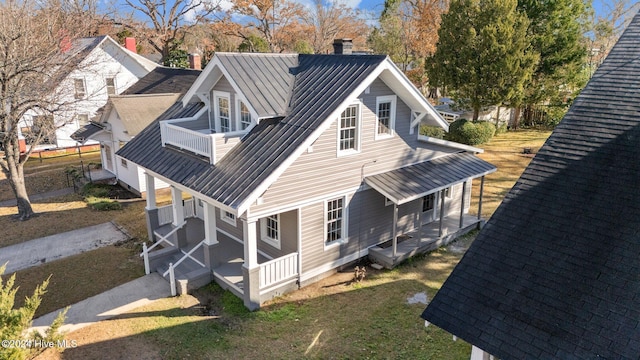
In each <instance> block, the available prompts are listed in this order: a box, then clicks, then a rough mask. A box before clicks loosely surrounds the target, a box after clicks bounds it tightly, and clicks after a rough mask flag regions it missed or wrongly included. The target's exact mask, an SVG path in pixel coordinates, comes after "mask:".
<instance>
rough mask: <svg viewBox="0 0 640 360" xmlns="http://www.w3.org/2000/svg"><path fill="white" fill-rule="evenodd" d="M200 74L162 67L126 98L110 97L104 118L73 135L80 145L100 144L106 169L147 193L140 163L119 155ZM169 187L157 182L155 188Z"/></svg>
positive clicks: (129, 186)
mask: <svg viewBox="0 0 640 360" xmlns="http://www.w3.org/2000/svg"><path fill="white" fill-rule="evenodd" d="M198 75H200V71H199V70H192V69H176V68H167V67H158V68H156V69H154V70H153V71H151V72H150V73H149V74H147V75H146V76H145V77H143V78H142V79H140V80H139V81H138V82H137V83H136V84H135V85H133V86H131V87H130V88H129V89H128V90H127V91H125V92H123V93H122V95H110V96H109V100H108V102H107V105H105V106H104V108H103V109H101V111H100V112H101V117H100V118H99V119H97V121H95V122H94V121H92V122H90V123H88V124H86V125H84V126H82V127H81V128H80V129H79V130H78V131H76V132H75V133H73V134H72V135H71V138H72V139H74V140H75V141H77V142H79V143H80V144H85V143H86V142H88V141H99V142H100V152H101V157H100V158H101V160H102V168H103V169H105V170H107V171H108V172H110V173H111V174H113V177H114V178H116V179H117V180H118V182H119V183H120V184H121V185H122V186H123V187H125V188H127V189H128V190H130V191H132V192H134V193H137V194H139V195H141V194H142V193H144V192H146V191H147V189H146V184H145V180H144V173H143V171H142V169H141V168H139V167H138V166H137V165H136V164H134V163H132V162H129V161H127V160H125V159H123V158H121V157H120V156H117V155H116V151H118V150H119V149H120V148H121V147H123V146H124V145H125V144H126V143H127V142H129V141H130V140H131V139H133V138H134V137H135V136H136V135H138V133H139V132H140V131H142V130H143V129H144V128H145V127H147V125H149V124H151V123H152V122H153V121H154V120H155V119H157V118H158V117H159V116H160V115H162V114H163V113H164V112H165V111H166V110H167V109H169V107H171V105H173V104H174V103H175V102H176V101H177V100H178V99H179V98H180V97H181V96H182V95H183V94H184V93H185V92H187V90H189V87H190V86H191V84H193V82H194V81H195V80H196V78H197V77H198ZM167 186H169V185H168V184H166V183H165V182H163V181H160V180H156V183H155V188H156V189H161V188H165V187H167Z"/></svg>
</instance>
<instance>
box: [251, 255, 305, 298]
mask: <svg viewBox="0 0 640 360" xmlns="http://www.w3.org/2000/svg"><path fill="white" fill-rule="evenodd" d="M297 275H298V253H297V252H295V253H291V254H289V255H285V256H282V257H279V258H277V259H273V260H271V261H268V262H266V263H263V264H260V289H264V288H266V287H269V286H271V285H273V284H277V283H280V282H283V281H286V280H289V279H292V278H294V277H296V276H297Z"/></svg>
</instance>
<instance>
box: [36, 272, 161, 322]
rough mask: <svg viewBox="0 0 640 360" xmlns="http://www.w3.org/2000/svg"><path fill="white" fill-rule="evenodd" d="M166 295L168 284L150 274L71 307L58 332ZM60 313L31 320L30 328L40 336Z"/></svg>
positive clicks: (119, 312) (123, 311)
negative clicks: (38, 332)
mask: <svg viewBox="0 0 640 360" xmlns="http://www.w3.org/2000/svg"><path fill="white" fill-rule="evenodd" d="M105 276H107V275H105ZM169 296H171V291H170V289H169V283H168V282H167V281H166V280H165V279H163V278H162V277H161V276H160V275H159V274H158V273H155V272H154V273H151V274H149V275H145V276H143V277H141V278H138V279H135V280H133V281H130V282H128V283H126V284H122V285H120V286H118V287H116V288H113V289H111V290H108V291H105V292H103V293H102V294H98V295H96V296H92V297H90V298H88V299H86V300H83V301H80V302H78V303H75V304H73V305H71V306H70V308H69V311H68V312H67V316H66V319H65V321H64V325H63V326H62V327H61V329H60V330H61V331H63V332H71V331H75V330H78V329H81V328H83V327H85V326H89V325H91V324H94V323H96V322H98V321H100V320H106V319H110V318H112V317H115V316H118V315H120V314H123V313H125V312H127V311H129V310H132V309H135V308H137V307H140V306H143V305H146V304H149V303H151V302H153V301H155V300H158V299H162V298H166V297H169ZM60 311H62V309H61V310H57V311H54V312H51V313H49V314H46V315H44V316H42V317H39V318H37V319H35V320H33V324H32V328H31V329H32V330H37V331H40V333H44V331H46V329H47V328H48V327H49V325H51V323H52V322H53V320H54V319H55V317H56V316H57V315H58V313H59V312H60Z"/></svg>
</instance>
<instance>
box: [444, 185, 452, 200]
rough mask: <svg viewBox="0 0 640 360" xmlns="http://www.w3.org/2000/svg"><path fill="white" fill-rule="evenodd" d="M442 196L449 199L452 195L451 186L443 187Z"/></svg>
mask: <svg viewBox="0 0 640 360" xmlns="http://www.w3.org/2000/svg"><path fill="white" fill-rule="evenodd" d="M444 197H445V198H447V199H451V198H452V197H453V186H449V187H448V188H446V189H445V191H444Z"/></svg>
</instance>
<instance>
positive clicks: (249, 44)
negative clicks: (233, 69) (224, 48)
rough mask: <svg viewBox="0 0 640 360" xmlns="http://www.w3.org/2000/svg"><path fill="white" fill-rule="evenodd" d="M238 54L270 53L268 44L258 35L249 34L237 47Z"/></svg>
mask: <svg viewBox="0 0 640 360" xmlns="http://www.w3.org/2000/svg"><path fill="white" fill-rule="evenodd" d="M238 51H240V52H257V53H267V52H269V51H270V48H269V43H268V42H267V40H265V39H263V38H262V37H260V36H259V35H255V34H250V35H249V36H247V37H246V38H245V39H244V40H243V41H242V43H240V46H238Z"/></svg>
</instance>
